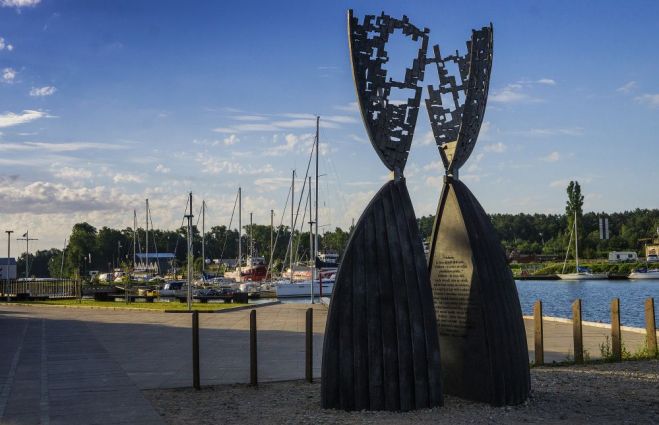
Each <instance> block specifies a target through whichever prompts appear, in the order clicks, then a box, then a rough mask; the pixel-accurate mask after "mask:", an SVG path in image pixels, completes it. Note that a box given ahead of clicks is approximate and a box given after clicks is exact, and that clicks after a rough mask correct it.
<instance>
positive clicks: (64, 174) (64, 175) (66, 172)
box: [53, 167, 92, 180]
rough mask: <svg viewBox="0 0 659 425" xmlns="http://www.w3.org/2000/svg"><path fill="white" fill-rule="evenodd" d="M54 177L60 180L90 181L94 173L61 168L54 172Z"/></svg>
mask: <svg viewBox="0 0 659 425" xmlns="http://www.w3.org/2000/svg"><path fill="white" fill-rule="evenodd" d="M53 175H54V176H55V177H58V178H60V179H66V180H78V179H88V178H90V177H91V176H92V173H91V171H89V170H86V169H84V168H72V167H61V168H57V169H56V170H55V171H53Z"/></svg>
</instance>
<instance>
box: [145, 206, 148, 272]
mask: <svg viewBox="0 0 659 425" xmlns="http://www.w3.org/2000/svg"><path fill="white" fill-rule="evenodd" d="M145 243H146V247H145V248H144V249H145V250H146V260H145V262H144V270H145V271H148V270H149V199H148V198H147V200H146V242H145Z"/></svg>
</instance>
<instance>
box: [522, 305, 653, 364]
mask: <svg viewBox="0 0 659 425" xmlns="http://www.w3.org/2000/svg"><path fill="white" fill-rule="evenodd" d="M533 322H534V326H535V332H534V343H535V364H536V365H542V364H544V363H545V352H544V335H543V327H542V301H540V300H538V301H536V302H535V305H534V306H533ZM581 322H582V321H581V299H579V298H577V299H576V300H575V301H574V302H573V303H572V338H573V340H574V361H575V363H583V362H584V355H583V354H584V350H583V330H582V323H581ZM645 333H646V335H647V337H646V344H647V349H648V355H650V356H656V355H657V327H656V323H655V316H654V299H653V298H648V299H646V300H645ZM611 355H612V357H613V360H615V361H620V360H622V338H621V334H620V299H619V298H614V299H613V300H611Z"/></svg>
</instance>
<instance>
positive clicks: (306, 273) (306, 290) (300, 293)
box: [275, 117, 338, 303]
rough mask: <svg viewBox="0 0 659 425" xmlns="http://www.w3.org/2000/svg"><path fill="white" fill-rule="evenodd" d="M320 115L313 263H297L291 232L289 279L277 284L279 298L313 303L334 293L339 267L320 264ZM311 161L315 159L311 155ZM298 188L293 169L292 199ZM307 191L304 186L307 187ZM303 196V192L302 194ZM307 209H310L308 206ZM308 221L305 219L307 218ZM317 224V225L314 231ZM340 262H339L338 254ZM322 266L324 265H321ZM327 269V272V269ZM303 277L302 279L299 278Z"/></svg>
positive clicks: (311, 230) (311, 241)
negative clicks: (328, 269) (326, 267)
mask: <svg viewBox="0 0 659 425" xmlns="http://www.w3.org/2000/svg"><path fill="white" fill-rule="evenodd" d="M319 127H320V117H316V138H315V142H314V145H315V146H314V148H313V149H312V151H311V153H312V154H313V153H314V151H315V154H316V196H315V198H316V220H315V221H314V220H313V214H312V197H311V177H309V189H308V190H309V248H310V253H309V257H310V263H309V265H308V266H300V265H295V264H293V233H294V232H293V231H291V240H290V245H289V248H290V256H289V269H288V271H287V272H285V273H282V275H283V276H286V275H287V277H288V279H289V281H288V282H280V283H278V284H276V285H275V293H276V294H277V298H285V297H309V296H310V297H311V300H312V301H311V302H312V303H313V299H314V297H315V296H316V294H317V295H319V296H320V297H323V296H330V295H331V294H332V292H333V291H334V279H335V276H336V273H335V271H336V269H334V271H333V272H332V273H326V274H325V275H324V274H323V271H325V270H323V268H322V266H323V264H322V262H321V263H318V262H317V261H316V260H317V259H318V256H319V252H318V156H319V149H320V139H319V137H320V135H319V132H320V131H319ZM310 161H311V158H310ZM294 190H295V171H293V180H292V182H291V199H293V194H294ZM302 190H303V192H304V187H303V189H302ZM301 196H302V195H301ZM293 204H294V202H293V201H291V229H294V227H295V221H294V219H293ZM305 209H306V208H305ZM303 220H304V219H303ZM314 224H315V226H316V228H315V233H314ZM336 257H337V261H338V255H337V256H336ZM318 266H321V267H318ZM325 272H326V271H325ZM296 276H297V277H301V278H302V280H298V279H296Z"/></svg>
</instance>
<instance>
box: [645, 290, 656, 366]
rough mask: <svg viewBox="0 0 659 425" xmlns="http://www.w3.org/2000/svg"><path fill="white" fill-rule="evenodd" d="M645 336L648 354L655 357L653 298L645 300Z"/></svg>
mask: <svg viewBox="0 0 659 425" xmlns="http://www.w3.org/2000/svg"><path fill="white" fill-rule="evenodd" d="M645 335H646V339H647V344H648V354H650V355H652V356H656V355H657V326H656V323H655V320H654V298H648V299H647V300H645Z"/></svg>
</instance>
